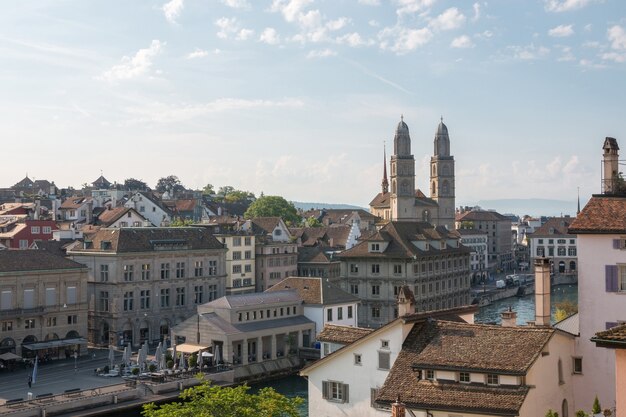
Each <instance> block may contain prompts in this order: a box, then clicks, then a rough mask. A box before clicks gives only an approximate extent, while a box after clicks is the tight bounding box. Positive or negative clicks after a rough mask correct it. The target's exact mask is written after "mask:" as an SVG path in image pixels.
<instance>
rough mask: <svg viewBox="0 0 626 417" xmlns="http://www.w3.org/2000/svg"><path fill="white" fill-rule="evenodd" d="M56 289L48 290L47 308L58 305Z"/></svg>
mask: <svg viewBox="0 0 626 417" xmlns="http://www.w3.org/2000/svg"><path fill="white" fill-rule="evenodd" d="M56 298H57V291H56V288H46V306H53V305H56Z"/></svg>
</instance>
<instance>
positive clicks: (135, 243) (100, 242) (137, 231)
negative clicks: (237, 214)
mask: <svg viewBox="0 0 626 417" xmlns="http://www.w3.org/2000/svg"><path fill="white" fill-rule="evenodd" d="M85 241H91V247H90V248H88V249H81V248H76V249H75V251H78V252H83V251H84V252H101V251H103V250H104V251H106V252H114V253H121V252H150V251H153V250H154V247H155V245H158V244H161V245H165V246H170V247H171V248H172V250H176V249H177V248H178V247H180V248H184V249H189V250H197V249H223V248H224V245H223V244H222V243H220V242H219V241H218V240H217V239H216V238H215V236H213V234H212V233H211V231H210V230H208V229H206V228H203V227H124V228H121V229H118V228H102V229H100V230H98V231H97V232H96V233H94V234H92V235H89V237H88V238H85ZM104 242H109V243H108V244H105V243H104ZM102 247H106V249H101V248H102Z"/></svg>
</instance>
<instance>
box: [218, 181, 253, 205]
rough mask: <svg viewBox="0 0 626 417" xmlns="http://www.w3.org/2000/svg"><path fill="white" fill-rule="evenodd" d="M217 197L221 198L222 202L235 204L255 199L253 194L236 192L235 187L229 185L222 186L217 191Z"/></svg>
mask: <svg viewBox="0 0 626 417" xmlns="http://www.w3.org/2000/svg"><path fill="white" fill-rule="evenodd" d="M217 195H218V196H220V197H222V199H223V200H224V201H226V202H227V203H235V202H237V201H243V200H248V199H252V200H253V199H255V198H256V197H255V196H254V193H251V192H249V191H242V190H237V189H235V187H233V186H230V185H224V186H223V187H220V188H219V190H218V191H217Z"/></svg>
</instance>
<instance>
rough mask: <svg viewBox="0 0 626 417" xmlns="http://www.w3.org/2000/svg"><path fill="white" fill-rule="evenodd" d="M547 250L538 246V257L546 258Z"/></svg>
mask: <svg viewBox="0 0 626 417" xmlns="http://www.w3.org/2000/svg"><path fill="white" fill-rule="evenodd" d="M545 254H546V249H545V248H544V247H543V246H537V256H545Z"/></svg>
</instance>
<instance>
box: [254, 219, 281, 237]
mask: <svg viewBox="0 0 626 417" xmlns="http://www.w3.org/2000/svg"><path fill="white" fill-rule="evenodd" d="M250 222H251V223H252V224H253V226H256V227H255V228H256V229H257V230H262V231H263V232H265V233H268V234H271V233H272V232H273V231H274V228H275V227H276V226H278V223H279V222H280V217H255V218H254V219H250Z"/></svg>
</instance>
